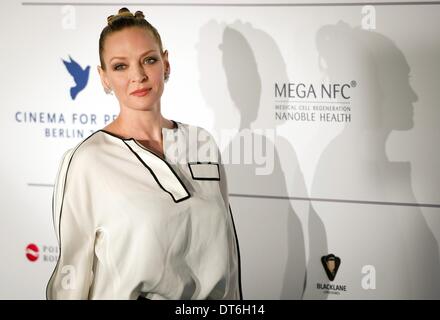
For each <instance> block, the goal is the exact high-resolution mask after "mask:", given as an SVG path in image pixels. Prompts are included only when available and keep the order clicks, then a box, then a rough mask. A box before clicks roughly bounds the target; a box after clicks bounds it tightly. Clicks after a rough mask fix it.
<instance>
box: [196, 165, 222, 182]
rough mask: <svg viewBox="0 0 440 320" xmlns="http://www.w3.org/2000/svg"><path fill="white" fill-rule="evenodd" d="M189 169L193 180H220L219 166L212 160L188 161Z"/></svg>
mask: <svg viewBox="0 0 440 320" xmlns="http://www.w3.org/2000/svg"><path fill="white" fill-rule="evenodd" d="M188 167H189V171H190V172H191V177H192V178H193V179H194V180H214V181H220V168H219V164H218V163H214V162H189V163H188Z"/></svg>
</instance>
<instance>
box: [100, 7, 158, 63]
mask: <svg viewBox="0 0 440 320" xmlns="http://www.w3.org/2000/svg"><path fill="white" fill-rule="evenodd" d="M132 27H138V28H143V29H145V30H147V31H149V32H151V33H152V35H153V37H154V38H155V39H156V41H157V44H158V45H159V48H160V53H161V54H163V46H162V39H161V38H160V35H159V32H158V31H157V29H156V28H155V27H154V26H153V25H152V24H151V23H149V22H148V21H147V20H146V19H145V16H144V13H143V12H142V11H136V12H135V13H134V14H133V13H131V12H130V10H128V9H127V8H125V7H124V8H121V9H119V11H118V14H116V15H111V16H108V17H107V26H105V27H104V29H102V31H101V35H100V36H99V60H100V62H101V68H102V69H103V70H105V68H106V67H105V63H104V59H103V53H104V45H105V40H106V39H107V37H108V36H109V35H111V34H112V33H114V32H117V31H121V30H123V29H125V28H132Z"/></svg>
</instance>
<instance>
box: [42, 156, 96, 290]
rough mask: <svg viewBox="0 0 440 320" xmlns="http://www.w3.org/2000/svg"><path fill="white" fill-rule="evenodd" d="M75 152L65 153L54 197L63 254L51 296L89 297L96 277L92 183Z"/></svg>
mask: <svg viewBox="0 0 440 320" xmlns="http://www.w3.org/2000/svg"><path fill="white" fill-rule="evenodd" d="M74 154H75V149H70V150H68V151H67V152H66V153H65V154H64V155H63V158H62V161H61V164H60V166H59V169H58V173H57V176H56V180H55V186H54V191H53V196H52V214H53V223H54V228H55V233H56V237H57V240H58V246H59V257H58V261H57V264H56V266H55V269H54V271H53V273H52V276H51V277H50V279H49V283H48V284H47V288H46V298H47V299H87V298H88V295H89V289H90V286H91V283H92V280H93V272H92V269H93V257H94V231H93V223H92V222H93V221H92V218H91V215H90V213H91V210H92V208H91V206H90V204H91V201H90V188H91V186H90V184H89V183H88V181H87V180H88V179H87V177H86V172H85V170H84V168H82V166H81V162H80V161H76V160H77V159H74V158H75V157H74ZM72 160H73V161H72Z"/></svg>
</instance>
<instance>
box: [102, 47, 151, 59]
mask: <svg viewBox="0 0 440 320" xmlns="http://www.w3.org/2000/svg"><path fill="white" fill-rule="evenodd" d="M153 51H157V50H155V49H152V50H148V51H146V52H144V53H142V54H141V55H140V56H141V57H142V56H144V55H146V54H148V53H150V52H153ZM113 59H126V57H113V58H111V59H110V62H112V60H113Z"/></svg>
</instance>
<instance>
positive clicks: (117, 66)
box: [113, 64, 124, 70]
mask: <svg viewBox="0 0 440 320" xmlns="http://www.w3.org/2000/svg"><path fill="white" fill-rule="evenodd" d="M123 66H124V65H123V64H117V65H115V66H114V67H113V69H114V70H123V68H122V67H123Z"/></svg>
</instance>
